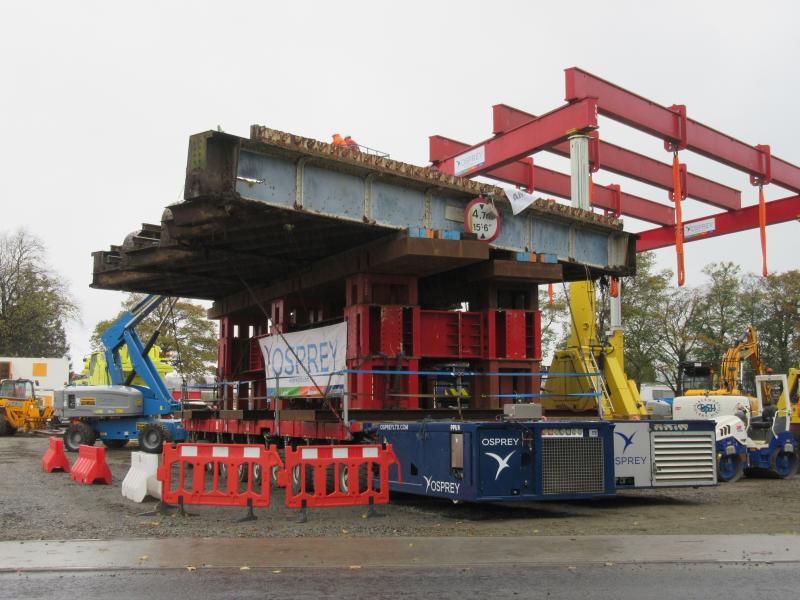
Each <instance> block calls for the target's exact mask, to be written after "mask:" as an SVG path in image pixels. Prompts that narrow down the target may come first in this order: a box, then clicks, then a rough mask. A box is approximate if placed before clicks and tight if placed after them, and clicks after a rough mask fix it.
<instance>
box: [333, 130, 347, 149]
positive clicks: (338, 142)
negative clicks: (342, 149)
mask: <svg viewBox="0 0 800 600" xmlns="http://www.w3.org/2000/svg"><path fill="white" fill-rule="evenodd" d="M344 143H345V142H344V140H343V139H342V135H341V134H340V133H334V134H333V145H334V146H344Z"/></svg>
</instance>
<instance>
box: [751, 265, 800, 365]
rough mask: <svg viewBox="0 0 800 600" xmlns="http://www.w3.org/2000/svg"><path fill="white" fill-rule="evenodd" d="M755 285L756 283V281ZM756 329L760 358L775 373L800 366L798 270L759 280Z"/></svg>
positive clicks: (799, 287)
mask: <svg viewBox="0 0 800 600" xmlns="http://www.w3.org/2000/svg"><path fill="white" fill-rule="evenodd" d="M756 285H757V284H756ZM753 293H754V294H756V295H757V296H758V300H759V301H758V307H759V310H758V314H757V317H756V319H755V323H754V324H755V326H756V329H757V331H758V339H759V345H760V348H761V360H762V362H763V363H764V364H765V365H766V366H768V367H771V368H772V369H773V370H774V371H775V372H776V373H786V371H787V370H788V369H789V368H790V367H794V368H797V367H798V366H800V271H798V270H793V271H786V272H785V273H777V274H774V275H770V276H768V277H766V278H763V279H761V280H760V286H758V291H757V292H753Z"/></svg>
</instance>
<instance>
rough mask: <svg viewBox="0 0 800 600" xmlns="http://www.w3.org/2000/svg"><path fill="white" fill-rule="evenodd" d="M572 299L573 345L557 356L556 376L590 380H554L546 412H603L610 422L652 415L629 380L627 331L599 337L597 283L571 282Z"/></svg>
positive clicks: (546, 387)
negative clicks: (626, 361)
mask: <svg viewBox="0 0 800 600" xmlns="http://www.w3.org/2000/svg"><path fill="white" fill-rule="evenodd" d="M569 296H570V298H569V304H570V314H571V319H572V326H571V330H570V336H569V340H568V341H567V347H566V348H564V349H563V350H559V351H557V352H556V353H555V356H554V357H553V363H552V364H551V366H550V372H552V373H577V374H584V375H585V376H583V377H581V376H571V377H557V376H553V377H548V378H547V379H546V381H545V385H544V393H545V396H544V398H543V400H542V404H543V406H544V408H545V410H569V411H574V412H585V411H590V410H597V412H598V413H599V415H600V416H601V417H603V418H604V419H632V420H638V419H641V418H642V417H645V416H647V409H646V408H645V406H644V403H643V402H642V400H641V398H640V397H639V390H638V389H637V388H636V383H635V382H634V381H632V380H630V379H628V377H627V376H626V375H625V359H624V351H623V333H622V328H621V327H617V328H614V330H613V331H612V333H611V336H610V337H609V339H608V341H606V342H603V341H601V340H600V338H599V337H598V335H597V325H596V320H595V288H594V283H593V282H591V281H579V282H574V283H571V284H570V290H569ZM581 394H583V395H581Z"/></svg>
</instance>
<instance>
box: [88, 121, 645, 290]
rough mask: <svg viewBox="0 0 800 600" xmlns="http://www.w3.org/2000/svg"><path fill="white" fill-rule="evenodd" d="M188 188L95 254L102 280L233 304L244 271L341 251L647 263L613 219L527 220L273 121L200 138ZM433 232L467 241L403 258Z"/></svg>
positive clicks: (583, 269) (474, 187) (299, 267)
mask: <svg viewBox="0 0 800 600" xmlns="http://www.w3.org/2000/svg"><path fill="white" fill-rule="evenodd" d="M478 196H483V197H485V198H490V199H491V200H492V201H493V202H494V204H495V206H496V207H497V208H498V209H499V211H500V214H501V228H500V234H499V237H498V238H497V239H496V240H494V241H493V242H491V243H488V244H487V243H486V242H482V241H477V240H474V239H469V236H465V235H463V232H464V223H463V220H464V209H465V207H466V206H467V204H468V203H469V202H470V201H472V200H473V199H474V198H476V197H478ZM184 197H185V201H183V202H180V203H178V204H174V205H171V206H169V207H167V208H166V209H165V211H164V213H163V215H162V217H161V222H160V223H156V224H143V225H142V227H141V228H140V229H137V230H136V231H134V232H133V233H132V234H130V235H129V236H128V237H127V238H126V239H125V240H124V241H123V242H122V243H121V244H119V245H114V246H111V248H110V249H109V250H106V251H99V252H95V253H94V277H93V283H92V285H93V287H96V288H101V289H116V290H125V291H139V292H149V293H159V294H168V295H173V296H185V297H193V298H204V299H209V300H223V299H226V298H229V297H231V296H232V295H233V294H236V293H241V292H242V290H243V284H242V279H246V280H247V281H248V284H250V285H253V287H273V288H274V287H275V286H279V285H280V284H281V283H285V282H287V281H292V280H294V279H297V277H298V276H299V275H303V274H306V273H308V272H309V271H310V270H312V269H313V268H314V267H315V265H317V264H318V263H320V262H321V261H323V260H336V258H337V257H339V256H342V257H344V258H345V259H346V260H350V261H356V262H357V263H358V268H359V269H360V270H362V271H364V270H368V269H369V268H376V269H388V270H390V271H391V272H392V273H397V274H400V272H401V270H402V268H404V267H405V268H407V269H410V270H411V271H413V272H409V273H403V274H417V272H416V270H418V269H417V267H418V265H419V264H424V265H428V266H430V267H432V268H434V269H440V270H441V271H444V270H446V269H455V268H461V267H466V266H469V265H473V264H477V262H482V261H487V260H489V259H501V260H515V258H516V253H517V252H532V253H539V254H548V255H551V256H554V257H556V258H557V260H558V262H559V264H560V265H561V268H562V269H563V273H562V272H561V271H559V272H558V277H555V278H554V277H552V274H551V275H550V276H549V278H550V279H549V280H560V279H561V278H562V277H563V278H564V279H567V280H571V279H583V278H585V277H586V276H587V269H588V274H589V275H590V276H592V277H594V276H598V275H603V274H608V275H617V276H623V275H628V274H631V273H632V271H633V269H634V265H635V248H634V237H635V236H633V235H631V234H627V233H625V232H624V231H623V230H622V224H621V222H620V221H619V220H617V219H615V218H613V217H606V216H603V215H599V214H595V213H592V212H589V211H582V210H578V209H574V208H571V207H569V206H565V205H563V204H558V203H555V202H554V201H546V200H541V199H539V200H537V201H535V202H534V204H533V205H531V206H530V207H529V208H527V209H526V210H525V211H523V212H522V213H520V214H519V215H516V216H514V215H513V214H512V213H511V210H510V204H509V202H508V200H507V199H506V197H505V194H504V193H503V191H502V190H501V189H500V188H497V187H495V186H491V185H487V184H483V183H479V182H476V181H472V180H469V179H465V178H462V177H454V176H452V175H447V174H444V173H441V172H439V171H437V170H435V169H432V168H428V167H419V166H415V165H410V164H406V163H402V162H399V161H395V160H391V159H389V158H386V157H382V156H375V155H372V154H366V153H362V152H355V151H353V150H349V149H347V148H344V147H341V146H332V145H330V144H326V143H323V142H319V141H316V140H310V139H308V138H302V137H300V136H295V135H291V134H287V133H283V132H279V131H275V130H272V129H268V128H266V127H260V126H254V127H253V128H252V130H251V137H250V138H242V137H238V136H233V135H230V134H226V133H222V132H206V133H201V134H197V135H194V136H191V138H190V141H189V154H188V160H187V170H186V182H185V192H184ZM421 227H425V228H428V229H429V230H430V229H432V230H437V231H457V232H461V234H462V236H461V239H460V240H451V239H435V240H429V242H430V243H429V246H430V247H429V248H427V247H421V246H420V247H416V246H415V247H414V248H410V249H408V252H407V253H406V254H405V255H404V254H402V252H400V251H401V250H403V248H406V247H407V246H408V244H405V243H401V242H399V241H398V240H402V239H403V238H404V236H405V235H406V231H407V230H408V229H409V228H421ZM376 244H377V245H378V246H380V245H381V244H384V245H387V246H389V247H388V249H384V248H379V250H378V251H379V252H381V253H382V256H383V261H384V262H383V263H382V264H380V265H376V266H375V267H370V266H369V265H364V264H363V261H361V262H358V261H360V260H361V259H360V258H359V256H360V255H359V256H356V255H355V254H354V253H356V252H357V251H358V250H359V249H360V248H371V250H369V252H371V253H372V254H374V253H375V252H376V250H375V247H376V246H375V245H376ZM402 244H405V245H403V247H402V248H401V247H400V245H402ZM478 245H480V246H483V247H484V249H483V250H479V249H477V248H476V246H478ZM417 246H419V244H418V245H417ZM362 254H363V253H362ZM372 254H371V255H370V258H371V256H372ZM428 257H433V259H434V260H433V262H431V261H429V260H427V259H428ZM437 257H438V258H437ZM476 261H477V262H476ZM398 269H400V271H399V270H398ZM415 269H416V270H415ZM376 272H379V271H376ZM537 277H538V280H539V281H543V280H548V277H544V276H543V275H542V274H538V275H537ZM234 304H236V302H234Z"/></svg>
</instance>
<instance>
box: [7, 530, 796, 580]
mask: <svg viewBox="0 0 800 600" xmlns="http://www.w3.org/2000/svg"><path fill="white" fill-rule="evenodd" d="M777 562H780V563H794V562H797V563H800V536H798V535H707V536H692V535H620V536H581V537H574V536H529V537H436V538H420V537H391V538H385V537H384V538H363V537H355V538H233V539H212V538H164V539H125V540H47V541H44V540H42V541H15V542H0V572H16V571H71V570H127V569H143V570H147V569H173V568H186V567H195V568H198V569H199V568H240V567H242V566H247V567H249V568H271V569H288V568H349V567H351V566H358V567H360V568H369V567H381V568H387V567H426V568H430V567H432V566H433V567H442V568H446V567H470V566H475V567H477V566H493V565H527V566H580V565H589V566H591V565H604V564H609V565H613V564H665V563H667V564H675V563H777Z"/></svg>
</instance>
